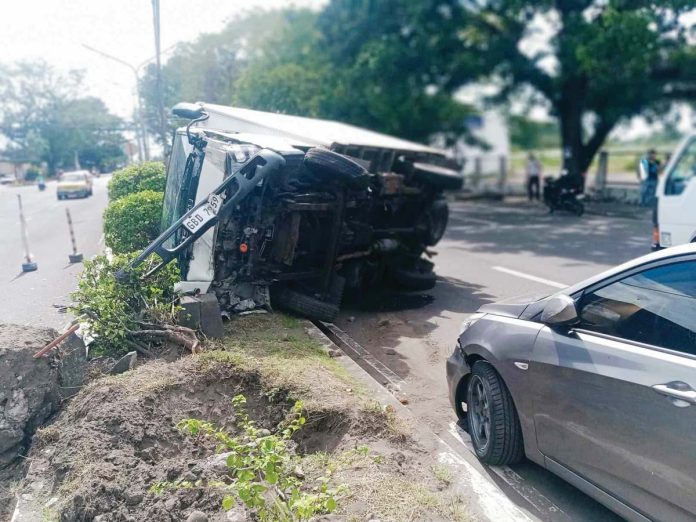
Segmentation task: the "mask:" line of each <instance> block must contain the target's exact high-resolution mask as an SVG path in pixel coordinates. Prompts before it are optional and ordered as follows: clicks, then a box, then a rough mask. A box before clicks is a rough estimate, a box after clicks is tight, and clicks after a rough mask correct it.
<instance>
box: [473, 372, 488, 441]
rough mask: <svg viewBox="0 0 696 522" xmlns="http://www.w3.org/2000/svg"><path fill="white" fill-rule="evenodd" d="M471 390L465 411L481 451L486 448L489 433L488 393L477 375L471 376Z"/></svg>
mask: <svg viewBox="0 0 696 522" xmlns="http://www.w3.org/2000/svg"><path fill="white" fill-rule="evenodd" d="M470 386H471V388H470V390H471V392H470V394H469V395H470V397H469V404H468V408H467V412H468V414H469V426H470V432H471V436H472V438H473V439H474V442H475V444H476V447H477V448H478V449H479V450H480V451H481V452H482V453H483V452H485V451H486V449H487V448H488V444H489V443H490V434H491V410H490V401H489V400H488V393H486V388H485V386H484V385H483V381H482V380H481V378H480V377H479V376H478V375H474V376H473V377H472V378H471V385H470Z"/></svg>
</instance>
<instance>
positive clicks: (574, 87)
mask: <svg viewBox="0 0 696 522" xmlns="http://www.w3.org/2000/svg"><path fill="white" fill-rule="evenodd" d="M582 98H583V93H582V88H581V85H580V83H579V82H578V81H568V82H566V84H565V85H563V86H562V88H561V96H560V102H559V105H558V117H559V119H560V124H561V145H562V147H563V150H562V153H563V169H565V171H566V172H567V173H568V175H570V176H572V177H573V178H575V179H576V182H577V184H578V185H580V184H581V183H582V174H583V170H584V169H583V166H584V165H585V159H586V158H585V157H584V146H583V141H582V112H583V109H582Z"/></svg>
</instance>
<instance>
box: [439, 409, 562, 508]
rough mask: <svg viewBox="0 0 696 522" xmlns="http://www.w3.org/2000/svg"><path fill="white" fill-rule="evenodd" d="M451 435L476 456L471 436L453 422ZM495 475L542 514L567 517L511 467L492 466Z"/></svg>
mask: <svg viewBox="0 0 696 522" xmlns="http://www.w3.org/2000/svg"><path fill="white" fill-rule="evenodd" d="M449 433H450V435H452V437H454V438H455V439H456V440H457V441H459V442H461V444H462V446H464V447H465V448H466V449H467V450H468V451H470V452H471V453H472V454H474V455H476V452H475V451H474V447H473V446H472V444H471V442H470V439H469V434H468V433H466V432H465V431H464V430H462V429H461V428H460V427H459V426H457V424H456V423H454V422H452V423H450V425H449ZM488 469H490V470H491V471H492V472H493V473H495V474H496V475H498V477H500V478H501V479H502V480H503V481H504V482H505V483H506V484H507V485H508V486H510V487H511V488H512V489H513V490H514V491H516V492H517V493H518V494H519V495H520V496H521V497H522V498H524V499H525V500H526V501H527V502H529V503H530V504H531V505H532V506H534V508H535V509H537V510H538V511H539V512H540V513H549V514H550V515H555V516H559V515H561V514H562V515H565V513H564V512H563V510H562V509H561V508H559V507H558V506H557V505H556V504H554V503H553V502H552V501H551V500H550V499H549V498H548V497H547V496H545V495H544V494H543V493H541V492H540V491H539V490H538V489H536V488H535V487H534V486H532V485H530V484H529V483H528V482H527V481H526V480H525V479H524V478H522V477H521V476H520V475H519V473H517V472H516V471H515V470H513V469H512V468H511V467H510V466H490V467H489V468H488Z"/></svg>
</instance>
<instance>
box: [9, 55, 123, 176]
mask: <svg viewBox="0 0 696 522" xmlns="http://www.w3.org/2000/svg"><path fill="white" fill-rule="evenodd" d="M81 84H82V73H80V72H78V71H70V72H68V73H65V74H62V73H59V72H57V71H56V70H55V69H53V68H52V67H50V66H49V65H47V64H46V63H44V62H41V61H37V62H20V63H17V64H15V65H12V66H0V115H1V116H0V134H3V135H4V136H5V138H7V140H8V141H9V143H8V146H7V151H6V154H8V155H10V156H14V157H18V158H21V159H23V160H24V161H31V162H33V163H37V164H38V163H40V162H43V161H45V162H46V163H47V165H48V174H49V175H53V174H55V172H56V170H57V169H58V168H59V167H62V168H64V169H65V170H71V169H72V168H73V167H74V164H75V154H77V155H78V157H79V158H80V160H81V161H84V163H83V166H84V167H92V166H96V167H98V168H102V167H104V166H106V165H108V164H113V163H114V162H115V161H122V160H123V159H125V155H124V154H123V151H122V150H121V147H120V145H121V144H122V143H123V141H124V139H123V136H122V134H121V126H122V121H121V120H120V119H119V118H118V117H116V116H114V115H113V114H111V113H110V112H109V110H108V109H107V107H106V105H105V104H104V102H103V101H102V100H100V99H98V98H94V97H89V96H88V97H84V96H80V95H79V93H80V90H81V87H82V85H81Z"/></svg>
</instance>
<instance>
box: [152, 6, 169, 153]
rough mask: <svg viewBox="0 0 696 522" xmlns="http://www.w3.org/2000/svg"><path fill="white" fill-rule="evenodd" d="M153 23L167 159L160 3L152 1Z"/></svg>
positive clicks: (162, 129) (161, 126)
mask: <svg viewBox="0 0 696 522" xmlns="http://www.w3.org/2000/svg"><path fill="white" fill-rule="evenodd" d="M152 22H153V25H154V29H155V66H156V68H157V69H156V75H157V76H156V81H157V112H159V126H160V135H161V139H162V154H163V156H164V157H165V158H166V157H167V155H168V154H169V146H168V143H167V136H168V134H169V133H168V131H167V117H166V115H165V114H164V89H163V87H162V60H161V51H160V36H161V33H160V2H159V0H152Z"/></svg>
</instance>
